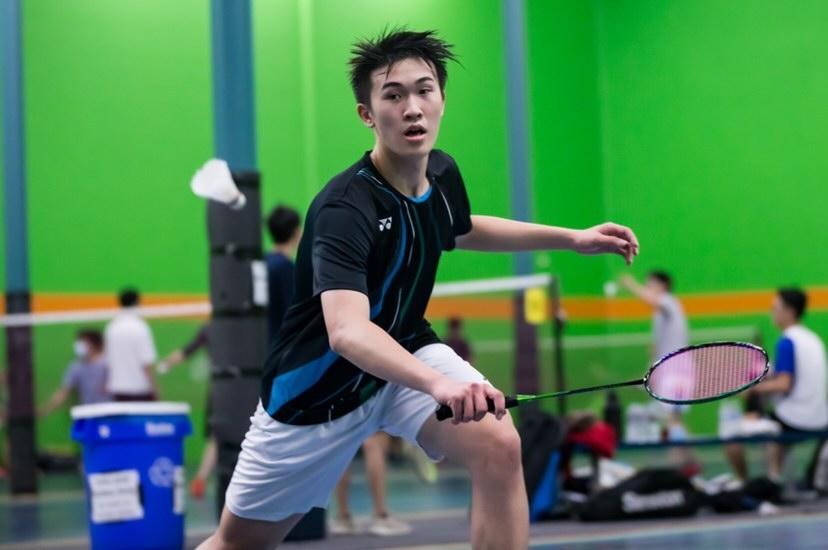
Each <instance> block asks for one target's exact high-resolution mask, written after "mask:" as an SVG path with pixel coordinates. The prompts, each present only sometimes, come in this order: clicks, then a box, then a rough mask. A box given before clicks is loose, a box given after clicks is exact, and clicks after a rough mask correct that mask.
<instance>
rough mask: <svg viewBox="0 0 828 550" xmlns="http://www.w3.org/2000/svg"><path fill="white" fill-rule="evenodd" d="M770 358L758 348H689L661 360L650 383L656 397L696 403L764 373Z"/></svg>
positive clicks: (740, 385)
mask: <svg viewBox="0 0 828 550" xmlns="http://www.w3.org/2000/svg"><path fill="white" fill-rule="evenodd" d="M766 366H767V356H766V355H765V353H764V352H763V351H762V350H760V349H757V348H752V347H747V346H736V345H716V346H706V347H699V348H690V349H687V350H685V351H683V352H679V353H676V354H675V355H673V356H671V357H669V358H667V359H665V360H664V361H662V362H661V363H660V364H659V365H658V366H657V367H656V368H655V369H654V370H653V371H652V372H651V373H650V376H649V378H648V381H647V384H648V386H649V388H650V390H651V392H652V393H653V395H654V396H655V397H658V398H662V399H666V400H670V401H683V402H693V401H702V400H707V399H711V398H714V397H718V396H721V395H724V394H728V393H732V392H734V391H736V390H738V389H740V388H743V387H745V386H747V385H748V384H750V383H751V382H754V381H755V380H757V379H758V378H759V377H761V376H762V374H763V373H764V372H765V367H766Z"/></svg>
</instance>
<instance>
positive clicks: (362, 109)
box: [357, 103, 374, 128]
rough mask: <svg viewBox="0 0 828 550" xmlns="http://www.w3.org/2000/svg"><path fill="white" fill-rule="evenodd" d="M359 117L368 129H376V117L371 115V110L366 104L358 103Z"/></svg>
mask: <svg viewBox="0 0 828 550" xmlns="http://www.w3.org/2000/svg"><path fill="white" fill-rule="evenodd" d="M357 115H359V118H360V120H362V123H363V124H365V125H366V126H367V127H369V128H373V127H374V116H373V115H372V114H371V110H370V109H369V108H368V106H367V105H365V104H364V103H357Z"/></svg>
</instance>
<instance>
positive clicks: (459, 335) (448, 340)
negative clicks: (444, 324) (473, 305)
mask: <svg viewBox="0 0 828 550" xmlns="http://www.w3.org/2000/svg"><path fill="white" fill-rule="evenodd" d="M443 343H445V344H446V345H447V346H448V347H450V348H451V349H453V350H454V353H456V354H457V355H459V356H460V357H462V358H463V359H464V360H466V361H468V362H469V363H471V362H472V358H473V354H472V349H471V346H470V345H469V342H468V340H466V336H465V335H464V334H463V319H461V318H460V317H451V318H450V319H449V320H448V333H447V334H446V337H445V338H443Z"/></svg>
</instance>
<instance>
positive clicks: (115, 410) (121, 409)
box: [71, 401, 190, 420]
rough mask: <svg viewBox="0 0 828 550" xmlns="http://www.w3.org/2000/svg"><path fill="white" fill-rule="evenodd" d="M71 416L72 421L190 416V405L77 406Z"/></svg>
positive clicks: (145, 403) (109, 404)
mask: <svg viewBox="0 0 828 550" xmlns="http://www.w3.org/2000/svg"><path fill="white" fill-rule="evenodd" d="M71 414H72V420H77V419H79V418H98V417H101V416H124V415H169V414H190V404H189V403H174V402H172V401H115V402H112V403H95V404H94V405H77V406H75V407H72V410H71Z"/></svg>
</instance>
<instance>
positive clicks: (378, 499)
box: [362, 432, 391, 518]
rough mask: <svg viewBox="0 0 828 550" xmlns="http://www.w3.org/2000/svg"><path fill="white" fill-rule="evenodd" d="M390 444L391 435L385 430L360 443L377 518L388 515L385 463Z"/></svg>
mask: <svg viewBox="0 0 828 550" xmlns="http://www.w3.org/2000/svg"><path fill="white" fill-rule="evenodd" d="M390 445H391V436H390V435H388V434H387V433H385V432H377V433H375V434H374V435H372V436H371V437H369V438H368V439H366V440H365V442H364V443H363V444H362V454H363V456H364V457H365V472H366V474H367V475H368V487H369V488H370V489H371V498H372V499H373V501H374V516H376V517H378V518H384V517H386V516H387V515H388V508H387V507H386V503H385V464H386V454H387V453H388V448H389V446H390Z"/></svg>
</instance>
